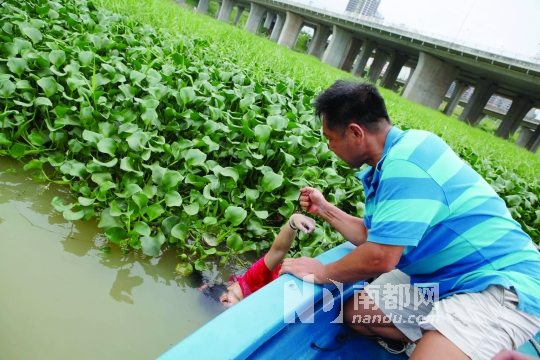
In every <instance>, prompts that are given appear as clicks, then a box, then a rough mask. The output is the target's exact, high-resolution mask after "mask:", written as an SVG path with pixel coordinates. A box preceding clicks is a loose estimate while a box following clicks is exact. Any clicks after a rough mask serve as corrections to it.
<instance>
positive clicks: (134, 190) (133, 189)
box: [115, 184, 142, 198]
mask: <svg viewBox="0 0 540 360" xmlns="http://www.w3.org/2000/svg"><path fill="white" fill-rule="evenodd" d="M141 191H142V189H141V187H140V186H139V185H137V184H128V185H126V188H125V189H124V191H123V192H121V193H115V195H116V196H118V197H120V198H129V197H132V196H133V195H135V194H138V193H140V192H141Z"/></svg>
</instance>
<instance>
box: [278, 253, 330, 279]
mask: <svg viewBox="0 0 540 360" xmlns="http://www.w3.org/2000/svg"><path fill="white" fill-rule="evenodd" d="M323 266H324V265H323V264H322V263H321V262H320V261H319V260H317V259H313V258H308V257H305V256H302V257H300V258H297V259H290V258H289V259H285V260H284V261H283V264H282V265H281V270H279V275H283V274H291V275H293V276H296V277H297V278H299V279H302V280H304V281H308V282H313V283H315V284H324V283H325V281H324V279H319V278H318V277H317V273H318V272H320V270H322V267H323ZM309 275H312V276H309ZM306 277H307V278H306Z"/></svg>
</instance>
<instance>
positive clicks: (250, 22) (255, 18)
mask: <svg viewBox="0 0 540 360" xmlns="http://www.w3.org/2000/svg"><path fill="white" fill-rule="evenodd" d="M201 1H203V0H201ZM199 4H200V3H199ZM265 11H266V9H265V8H263V7H262V6H261V5H259V4H257V3H254V2H252V3H251V9H250V10H249V16H248V19H247V21H246V26H245V27H244V29H245V30H247V31H249V32H250V33H253V34H256V33H257V31H258V30H259V24H260V23H261V20H262V17H263V15H264V13H265Z"/></svg>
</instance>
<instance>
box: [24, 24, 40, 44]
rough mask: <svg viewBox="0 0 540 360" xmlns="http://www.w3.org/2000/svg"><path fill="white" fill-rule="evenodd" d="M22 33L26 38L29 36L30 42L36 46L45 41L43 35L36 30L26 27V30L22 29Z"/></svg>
mask: <svg viewBox="0 0 540 360" xmlns="http://www.w3.org/2000/svg"><path fill="white" fill-rule="evenodd" d="M22 32H23V33H24V34H25V35H26V36H28V37H29V38H30V40H32V42H33V43H34V44H35V43H38V42H40V41H41V39H43V35H42V34H41V31H39V30H38V29H36V28H32V27H26V28H24V29H22Z"/></svg>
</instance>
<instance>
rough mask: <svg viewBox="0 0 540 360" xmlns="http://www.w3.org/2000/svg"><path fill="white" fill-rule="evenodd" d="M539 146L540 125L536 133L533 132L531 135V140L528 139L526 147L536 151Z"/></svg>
mask: <svg viewBox="0 0 540 360" xmlns="http://www.w3.org/2000/svg"><path fill="white" fill-rule="evenodd" d="M539 146H540V127H537V128H536V130H535V131H534V133H532V135H531V137H530V138H529V141H527V144H526V145H525V147H526V148H527V149H529V151H531V152H533V153H536V151H537V150H538V147H539Z"/></svg>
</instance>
